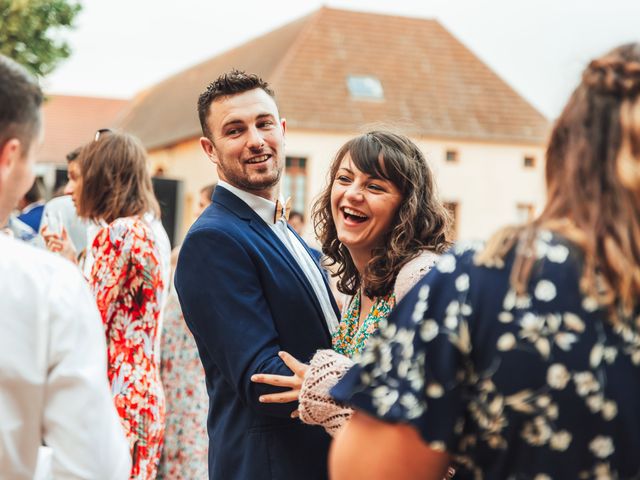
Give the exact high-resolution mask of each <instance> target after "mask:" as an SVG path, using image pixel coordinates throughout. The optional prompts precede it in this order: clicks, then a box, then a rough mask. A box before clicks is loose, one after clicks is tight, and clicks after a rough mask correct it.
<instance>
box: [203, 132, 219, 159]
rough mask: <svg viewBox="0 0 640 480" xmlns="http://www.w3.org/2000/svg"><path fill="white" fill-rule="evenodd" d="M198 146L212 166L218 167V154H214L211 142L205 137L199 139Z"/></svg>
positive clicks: (214, 148)
mask: <svg viewBox="0 0 640 480" xmlns="http://www.w3.org/2000/svg"><path fill="white" fill-rule="evenodd" d="M200 146H201V147H202V150H204V153H205V154H206V155H207V157H209V160H211V161H212V162H213V163H214V165H218V153H217V152H216V147H214V145H213V142H212V141H211V140H209V139H208V138H207V137H200Z"/></svg>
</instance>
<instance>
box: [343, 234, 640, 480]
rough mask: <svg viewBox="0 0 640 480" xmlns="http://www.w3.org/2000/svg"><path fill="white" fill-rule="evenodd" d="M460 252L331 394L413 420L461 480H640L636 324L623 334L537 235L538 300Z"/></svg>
mask: <svg viewBox="0 0 640 480" xmlns="http://www.w3.org/2000/svg"><path fill="white" fill-rule="evenodd" d="M475 251H476V249H474V248H469V249H465V248H464V247H461V246H459V247H456V248H455V249H454V251H453V252H452V253H448V254H445V255H444V256H443V257H442V258H441V260H440V261H439V263H438V265H437V267H436V268H435V269H434V270H432V272H431V273H430V274H429V275H427V277H425V279H423V280H422V281H421V282H420V283H418V285H417V286H416V288H414V289H413V290H412V291H411V292H410V293H409V294H408V295H407V296H406V297H405V300H404V301H403V302H402V303H400V304H399V305H398V308H397V309H396V310H394V312H392V314H391V316H390V318H389V319H388V326H387V327H386V328H384V329H383V330H381V335H380V336H375V337H372V338H371V339H369V342H368V344H367V347H366V348H365V350H364V351H363V353H362V356H361V357H360V359H359V362H360V363H359V365H357V366H356V367H354V368H353V369H351V370H350V371H349V372H348V374H347V375H346V376H345V377H344V378H343V379H342V381H341V382H340V383H339V384H338V385H337V386H336V387H335V388H334V389H333V390H332V394H333V395H334V397H335V398H336V399H338V400H341V401H348V402H349V403H350V404H352V405H353V406H355V407H356V408H358V409H361V410H364V411H367V412H369V413H371V414H372V415H375V416H377V417H379V418H381V419H383V420H388V421H391V422H395V421H399V422H407V423H410V424H411V425H413V426H415V428H416V429H417V430H418V431H419V433H420V434H421V436H422V438H423V439H424V441H425V442H426V443H428V444H429V445H430V446H431V448H433V449H435V450H446V451H447V452H449V453H450V454H451V455H452V457H453V459H454V464H455V467H456V478H460V479H472V478H473V479H482V478H489V479H503V478H508V479H518V480H520V479H533V480H548V479H552V478H553V479H583V478H584V479H590V478H598V479H608V478H625V479H631V478H635V479H637V478H640V455H639V453H638V452H640V408H639V406H640V321H639V320H638V318H640V317H639V316H638V313H640V312H636V313H635V315H634V316H633V317H632V318H629V319H628V320H626V321H624V322H622V323H619V324H616V325H615V326H614V325H613V324H612V322H610V321H609V320H608V318H607V315H606V313H605V312H604V311H603V310H602V309H600V308H599V306H598V304H597V302H596V301H595V300H594V299H593V298H590V297H588V296H584V295H583V294H582V293H581V291H580V289H579V287H578V282H579V278H580V271H581V261H582V254H581V252H580V251H579V250H578V249H577V248H575V247H574V246H573V245H572V244H570V243H569V242H568V241H567V240H565V239H564V238H562V237H560V236H558V235H555V234H551V233H550V232H541V233H540V234H539V235H538V238H537V241H536V256H537V263H536V265H535V267H534V269H533V271H532V275H531V279H530V282H529V289H528V292H527V293H526V294H524V295H516V293H515V292H514V291H513V290H512V289H511V288H510V284H509V272H510V270H511V267H512V264H513V259H514V255H513V252H511V254H510V255H508V256H507V258H506V259H505V262H504V265H503V266H500V267H495V268H488V267H482V266H478V265H475V264H474V260H473V257H474V254H475Z"/></svg>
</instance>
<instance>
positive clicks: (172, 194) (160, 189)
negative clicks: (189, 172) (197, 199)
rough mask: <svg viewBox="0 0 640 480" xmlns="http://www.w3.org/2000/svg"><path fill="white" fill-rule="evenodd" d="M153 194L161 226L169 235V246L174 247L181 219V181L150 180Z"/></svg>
mask: <svg viewBox="0 0 640 480" xmlns="http://www.w3.org/2000/svg"><path fill="white" fill-rule="evenodd" d="M151 182H152V184H153V192H154V193H155V195H156V198H157V199H158V203H159V204H160V211H161V218H162V225H163V226H164V229H165V230H166V231H167V235H169V240H170V241H171V246H172V247H174V246H175V241H176V238H177V236H178V234H179V230H180V226H181V225H180V219H181V218H182V203H183V202H182V201H181V199H182V181H180V180H174V179H171V178H165V177H153V178H151Z"/></svg>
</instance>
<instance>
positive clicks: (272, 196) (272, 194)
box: [220, 178, 280, 203]
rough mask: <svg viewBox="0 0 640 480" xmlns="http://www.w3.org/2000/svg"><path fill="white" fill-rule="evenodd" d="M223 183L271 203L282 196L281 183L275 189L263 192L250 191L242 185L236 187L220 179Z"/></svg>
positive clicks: (265, 189) (267, 189)
mask: <svg viewBox="0 0 640 480" xmlns="http://www.w3.org/2000/svg"><path fill="white" fill-rule="evenodd" d="M220 180H222V181H223V182H225V183H227V184H228V185H231V186H232V187H233V188H237V189H238V190H242V191H243V192H246V193H250V194H251V195H255V196H257V197H261V198H264V199H265V200H269V201H270V202H274V203H275V201H276V200H278V195H279V194H280V183H279V182H278V184H277V185H274V186H273V187H269V188H264V189H261V190H250V189H247V188H245V187H242V186H240V185H236V184H235V183H232V182H230V181H229V180H226V179H223V178H220Z"/></svg>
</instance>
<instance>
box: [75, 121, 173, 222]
mask: <svg viewBox="0 0 640 480" xmlns="http://www.w3.org/2000/svg"><path fill="white" fill-rule="evenodd" d="M96 137H97V138H96V140H95V141H93V142H91V143H89V144H87V145H85V146H84V147H82V149H81V150H80V152H79V155H78V157H77V159H76V160H74V161H75V162H77V164H76V166H77V168H76V170H77V173H78V175H79V178H78V179H77V181H76V182H75V188H74V191H73V192H71V193H72V196H73V198H74V202H75V204H76V209H77V210H78V215H80V216H81V217H84V218H90V219H93V220H104V221H106V222H107V223H110V222H112V221H113V220H115V219H117V218H121V217H129V216H132V215H144V214H145V213H147V212H151V213H153V214H155V215H156V216H159V215H160V208H159V206H158V201H157V200H156V198H155V195H154V193H153V188H152V186H151V177H150V176H149V172H148V169H147V154H146V151H145V149H144V147H143V146H142V144H141V143H140V141H139V140H138V139H137V138H135V137H133V136H132V135H128V134H126V133H119V132H112V131H104V132H101V133H100V134H99V135H97V136H96Z"/></svg>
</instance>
